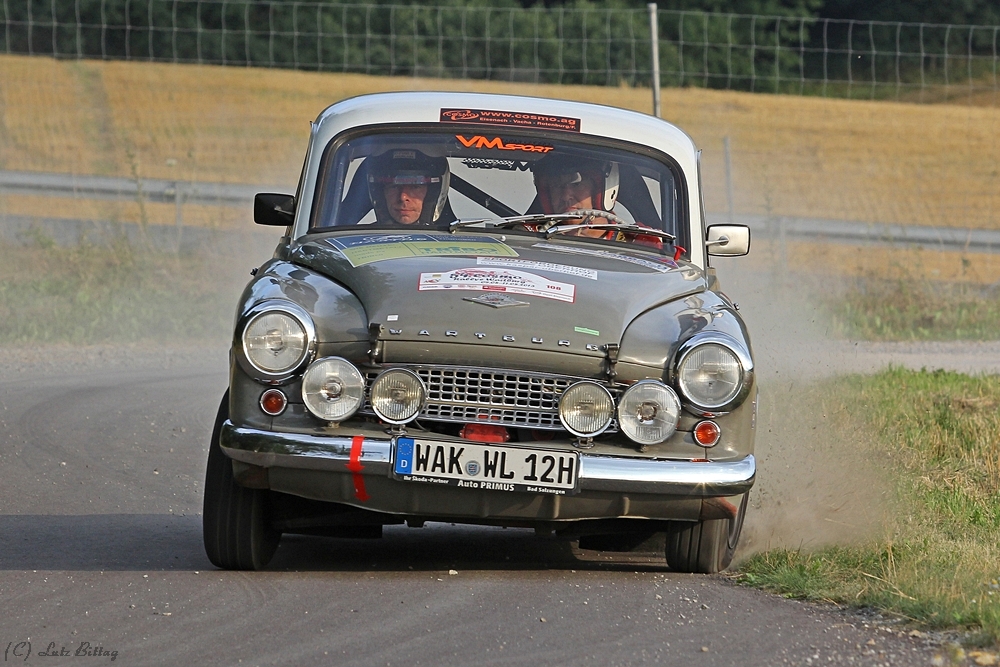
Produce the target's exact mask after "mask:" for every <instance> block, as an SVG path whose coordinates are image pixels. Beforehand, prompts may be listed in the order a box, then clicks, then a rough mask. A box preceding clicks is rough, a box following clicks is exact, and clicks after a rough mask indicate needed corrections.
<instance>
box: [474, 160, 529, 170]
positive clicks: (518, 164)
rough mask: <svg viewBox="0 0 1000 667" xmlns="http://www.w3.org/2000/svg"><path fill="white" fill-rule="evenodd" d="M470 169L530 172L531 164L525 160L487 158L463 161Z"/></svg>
mask: <svg viewBox="0 0 1000 667" xmlns="http://www.w3.org/2000/svg"><path fill="white" fill-rule="evenodd" d="M462 164H464V165H465V166H466V167H468V168H469V169H499V170H501V171H528V170H529V169H531V163H530V162H525V161H523V160H491V159H490V158H485V157H467V158H465V159H464V160H462Z"/></svg>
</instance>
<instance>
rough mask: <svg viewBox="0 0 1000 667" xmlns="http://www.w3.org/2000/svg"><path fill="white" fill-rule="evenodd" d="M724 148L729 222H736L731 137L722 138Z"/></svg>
mask: <svg viewBox="0 0 1000 667" xmlns="http://www.w3.org/2000/svg"><path fill="white" fill-rule="evenodd" d="M722 148H723V151H724V153H725V159H726V199H727V200H728V203H729V222H735V221H736V204H735V202H734V198H733V155H732V153H731V152H730V149H729V135H728V134H727V135H726V136H724V137H722Z"/></svg>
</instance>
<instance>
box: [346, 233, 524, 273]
mask: <svg viewBox="0 0 1000 667" xmlns="http://www.w3.org/2000/svg"><path fill="white" fill-rule="evenodd" d="M326 242H327V243H329V244H330V245H331V246H333V247H334V248H336V249H337V250H339V251H340V254H342V255H343V256H344V257H345V258H347V261H348V262H350V263H351V266H362V265H364V264H371V263H372V262H381V261H383V260H387V259H402V258H405V257H443V256H447V255H486V256H493V257H517V252H515V251H514V249H513V248H511V247H510V246H509V245H507V244H506V243H503V242H501V241H498V240H497V239H494V238H490V237H488V236H457V235H452V234H446V235H441V234H359V235H357V236H338V237H333V238H328V239H327V240H326Z"/></svg>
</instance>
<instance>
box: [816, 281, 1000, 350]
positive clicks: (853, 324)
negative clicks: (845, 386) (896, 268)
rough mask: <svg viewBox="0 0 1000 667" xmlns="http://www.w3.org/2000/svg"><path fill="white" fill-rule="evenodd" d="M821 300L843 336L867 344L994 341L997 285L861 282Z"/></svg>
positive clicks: (998, 319)
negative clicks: (892, 341)
mask: <svg viewBox="0 0 1000 667" xmlns="http://www.w3.org/2000/svg"><path fill="white" fill-rule="evenodd" d="M821 300H822V301H823V303H824V304H825V306H826V309H827V311H828V312H829V314H830V317H831V320H832V323H833V329H834V330H835V331H836V332H837V333H838V334H840V335H842V336H845V337H847V338H852V339H864V340H995V339H997V338H998V337H1000V293H998V291H997V285H976V284H970V283H952V282H942V281H932V280H928V279H926V278H922V277H919V276H907V277H905V278H889V279H886V278H857V279H854V280H852V281H851V282H850V283H848V285H847V287H846V288H845V289H844V290H843V291H842V292H840V293H835V294H830V293H826V294H824V295H822V296H821Z"/></svg>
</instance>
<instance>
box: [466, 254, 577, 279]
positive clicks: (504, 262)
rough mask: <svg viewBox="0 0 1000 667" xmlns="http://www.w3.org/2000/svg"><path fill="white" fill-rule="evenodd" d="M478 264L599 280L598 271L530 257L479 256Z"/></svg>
mask: <svg viewBox="0 0 1000 667" xmlns="http://www.w3.org/2000/svg"><path fill="white" fill-rule="evenodd" d="M476 264H479V265H480V266H506V267H509V268H512V269H534V270H535V271H551V272H553V273H565V274H567V275H571V276H578V277H580V278H587V279H588V280H597V271H595V270H593V269H585V268H583V267H581V266H566V265H565V264H552V263H551V262H534V261H532V260H530V259H512V258H507V257H477V258H476Z"/></svg>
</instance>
